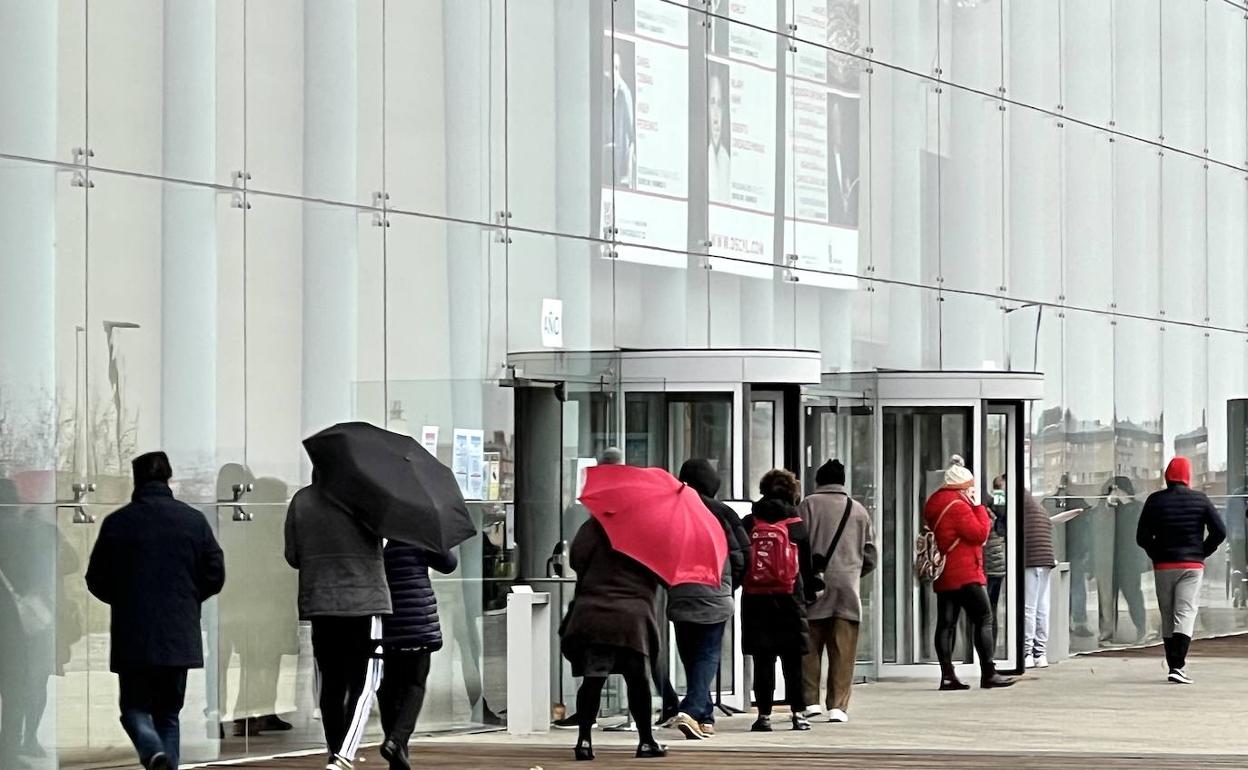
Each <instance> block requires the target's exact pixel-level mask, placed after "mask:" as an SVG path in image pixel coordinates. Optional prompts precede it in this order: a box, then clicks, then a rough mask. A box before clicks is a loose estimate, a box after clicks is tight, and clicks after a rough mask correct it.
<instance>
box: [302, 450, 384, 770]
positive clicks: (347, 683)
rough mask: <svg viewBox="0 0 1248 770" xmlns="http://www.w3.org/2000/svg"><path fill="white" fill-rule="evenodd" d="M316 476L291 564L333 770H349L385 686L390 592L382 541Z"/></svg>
mask: <svg viewBox="0 0 1248 770" xmlns="http://www.w3.org/2000/svg"><path fill="white" fill-rule="evenodd" d="M317 475H318V474H317V473H316V471H313V472H312V484H311V486H307V487H304V488H303V489H301V490H299V491H298V492H296V493H295V496H294V497H293V498H291V501H290V508H289V509H288V510H287V512H286V563H287V564H289V565H290V566H292V567H294V568H295V569H297V570H299V619H300V620H308V621H311V623H312V657H313V658H315V660H316V667H317V670H318V671H319V672H320V677H321V697H320V707H321V727H322V728H323V730H324V732H325V746H326V748H327V749H328V751H329V761H328V763H327V764H326V768H332V769H335V770H339V769H340V770H350V768H351V766H352V763H353V762H354V760H355V752H356V751H358V750H359V746H360V740H361V739H362V738H363V736H364V727H365V724H366V723H367V721H368V716H369V713H370V712H371V711H372V697H373V693H374V691H375V689H376V687H377V685H378V684H379V682H380V679H381V660H380V658H378V657H377V656H376V653H375V650H376V647H377V642H376V640H377V639H379V638H380V637H381V617H380V616H383V615H389V614H390V609H391V607H390V589H389V588H388V587H387V585H386V566H385V559H384V557H383V555H382V542H381V538H380V537H378V536H377V535H376V534H375V533H374V532H373V531H372V530H371V529H369V528H368V527H366V526H365V525H364V524H363V523H362V522H361V521H360V520H359V519H357V518H356V517H355V516H352V515H351V514H350V513H349V512H348V511H347V510H346V509H344V508H342V507H341V506H339V505H338V504H337V503H335V502H334V501H333V500H331V499H330V497H329V496H328V495H326V494H325V493H323V492H322V491H321V490H320V488H319V487H318V486H317Z"/></svg>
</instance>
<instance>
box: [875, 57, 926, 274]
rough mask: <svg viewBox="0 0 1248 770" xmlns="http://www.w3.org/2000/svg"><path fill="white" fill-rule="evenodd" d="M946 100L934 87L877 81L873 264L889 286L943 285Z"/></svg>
mask: <svg viewBox="0 0 1248 770" xmlns="http://www.w3.org/2000/svg"><path fill="white" fill-rule="evenodd" d="M939 100H940V95H939V94H938V93H937V92H936V90H935V86H934V85H933V84H932V83H931V82H930V81H927V80H923V79H921V78H917V77H915V76H913V75H909V74H906V73H902V72H897V71H895V70H890V69H887V68H884V67H876V68H874V71H873V72H872V73H871V104H872V105H873V106H872V108H871V120H870V131H871V134H870V140H869V144H870V147H871V189H870V195H871V205H870V211H871V264H872V266H873V267H872V272H874V273H875V274H876V275H878V276H879V277H881V278H891V279H894V280H898V281H907V282H913V283H920V282H924V283H929V284H931V283H935V281H934V280H933V279H934V278H935V277H936V276H937V271H938V266H937V252H938V246H939V237H938V225H939V210H938V203H939V195H940V188H939V184H938V180H939V173H938V170H937V165H938V160H939V147H938V141H937V140H938V136H939V134H938V131H939V124H938V119H937V111H938V105H939V103H940V101H939Z"/></svg>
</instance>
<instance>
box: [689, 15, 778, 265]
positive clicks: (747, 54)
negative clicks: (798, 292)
mask: <svg viewBox="0 0 1248 770" xmlns="http://www.w3.org/2000/svg"><path fill="white" fill-rule="evenodd" d="M718 7H719V14H721V15H726V16H728V17H729V18H730V19H731V20H732V21H733V22H740V23H731V24H730V23H726V22H725V20H724V19H722V18H713V19H712V21H711V26H712V29H711V35H710V49H709V51H708V54H707V64H706V68H707V69H706V72H707V74H706V78H707V86H706V94H707V104H706V114H707V127H706V137H707V149H706V157H707V160H706V163H707V201H708V212H707V232H708V235H709V241H710V246H709V252H710V254H711V255H712V257H713V259H712V263H711V264H712V266H713V267H714V268H715V269H716V270H721V271H725V272H730V273H735V274H738V275H749V276H756V277H760V278H770V277H772V274H773V269H772V266H773V265H774V264H775V253H774V252H775V247H774V238H775V235H774V233H775V223H774V222H773V216H774V214H775V208H776V189H775V188H776V162H777V157H776V149H777V148H776V144H777V140H776V134H777V130H776V107H777V105H776V96H777V79H778V77H779V73H778V71H777V68H776V40H775V35H773V34H771V33H770V32H767V31H766V30H768V29H770V28H772V27H773V26H774V25H775V23H776V6H775V3H774V2H763V1H761V0H734V1H733V2H731V3H729V2H723V3H720V4H719V6H718ZM716 257H718V258H721V259H714V258H716Z"/></svg>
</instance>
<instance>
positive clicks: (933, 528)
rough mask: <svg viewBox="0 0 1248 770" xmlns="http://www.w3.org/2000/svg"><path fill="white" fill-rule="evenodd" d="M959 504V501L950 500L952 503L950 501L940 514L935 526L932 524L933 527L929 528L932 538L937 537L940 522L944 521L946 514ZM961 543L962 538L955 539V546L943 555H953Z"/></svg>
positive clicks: (950, 547)
mask: <svg viewBox="0 0 1248 770" xmlns="http://www.w3.org/2000/svg"><path fill="white" fill-rule="evenodd" d="M957 504H958V501H957V500H950V501H949V504H948V505H946V506H945V507H944V509H943V510H942V511H941V512H940V515H939V516H937V517H936V523H934V524H932V526H930V527H928V530H929V531H930V532H931V533H932V536H933V537H935V535H936V528H937V527H939V526H940V522H942V521H944V518H945V514H946V513H948V512H949V509H950V508H952V507H953V506H955V505H957ZM961 542H962V538H960V537H955V538H954V539H953V545H951V546H949V550H948V551H942V553H945V554H948V553H952V552H953V549H954V548H957V547H958V545H959V544H960V543H961ZM937 548H939V546H937Z"/></svg>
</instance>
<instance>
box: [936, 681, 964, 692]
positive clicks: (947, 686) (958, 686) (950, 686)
mask: <svg viewBox="0 0 1248 770" xmlns="http://www.w3.org/2000/svg"><path fill="white" fill-rule="evenodd" d="M940 689H941V690H942V691H951V690H969V689H971V686H970V685H969V684H963V683H962V682H960V681H958V680H957V679H941V680H940Z"/></svg>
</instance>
